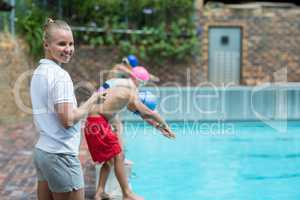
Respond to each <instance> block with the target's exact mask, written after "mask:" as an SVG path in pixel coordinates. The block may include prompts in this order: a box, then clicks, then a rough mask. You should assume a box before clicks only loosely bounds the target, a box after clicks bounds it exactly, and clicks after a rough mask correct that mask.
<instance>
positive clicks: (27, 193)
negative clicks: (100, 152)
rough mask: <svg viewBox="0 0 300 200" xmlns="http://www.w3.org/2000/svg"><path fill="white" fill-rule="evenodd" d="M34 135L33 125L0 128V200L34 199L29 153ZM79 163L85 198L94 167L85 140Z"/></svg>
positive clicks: (92, 181) (92, 182)
mask: <svg viewBox="0 0 300 200" xmlns="http://www.w3.org/2000/svg"><path fill="white" fill-rule="evenodd" d="M36 140H37V133H36V131H35V128H34V126H33V124H32V123H30V122H27V123H20V124H18V125H13V126H12V125H10V126H5V127H1V126H0V199H1V200H27V199H36V191H35V190H36V176H35V169H34V166H33V162H32V150H33V146H34V144H35V143H36ZM80 149H81V150H80V160H81V163H82V166H83V170H84V175H85V191H86V199H92V196H93V194H94V185H95V176H94V166H93V164H92V161H91V159H90V155H89V153H88V151H87V146H86V143H85V140H84V141H83V143H82V144H81V148H80Z"/></svg>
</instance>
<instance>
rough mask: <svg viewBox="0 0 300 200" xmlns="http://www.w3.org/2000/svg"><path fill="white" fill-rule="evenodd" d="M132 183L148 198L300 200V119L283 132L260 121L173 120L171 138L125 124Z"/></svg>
mask: <svg viewBox="0 0 300 200" xmlns="http://www.w3.org/2000/svg"><path fill="white" fill-rule="evenodd" d="M125 127H126V128H125V134H124V135H125V141H126V142H125V144H126V157H127V159H130V160H132V161H133V162H134V165H133V175H132V177H131V180H130V182H131V184H132V187H133V189H134V191H136V192H137V193H138V194H140V195H143V196H144V197H145V198H146V199H148V200H149V199H150V200H153V199H155V200H182V199H186V200H200V199H201V200H206V199H207V200H242V199H243V200H265V199H266V200H283V199H284V200H299V199H300V190H299V185H300V123H299V122H297V121H293V122H289V123H288V127H287V132H285V133H279V132H277V131H276V130H274V129H272V128H270V127H269V126H267V125H266V124H264V123H260V122H235V123H229V122H227V123H222V122H218V123H217V122H216V123H205V122H202V123H199V122H196V123H193V122H189V123H183V122H180V123H172V127H173V129H174V130H175V132H176V134H177V139H176V140H169V139H167V138H164V137H163V136H161V135H159V132H158V131H156V130H154V129H153V128H152V127H150V126H148V125H146V124H144V123H135V122H127V123H126V126H125Z"/></svg>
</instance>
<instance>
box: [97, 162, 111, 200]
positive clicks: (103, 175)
mask: <svg viewBox="0 0 300 200" xmlns="http://www.w3.org/2000/svg"><path fill="white" fill-rule="evenodd" d="M112 162H113V161H108V162H105V163H103V165H102V167H101V169H100V174H99V182H98V188H97V191H96V194H95V198H98V197H100V199H101V197H102V196H108V195H106V194H105V193H104V189H105V184H106V181H107V178H108V176H109V173H110V169H111V166H112Z"/></svg>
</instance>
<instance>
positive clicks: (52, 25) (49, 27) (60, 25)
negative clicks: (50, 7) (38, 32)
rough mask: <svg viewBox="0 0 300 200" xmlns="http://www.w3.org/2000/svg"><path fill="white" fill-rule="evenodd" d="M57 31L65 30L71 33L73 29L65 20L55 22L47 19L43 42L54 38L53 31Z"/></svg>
mask: <svg viewBox="0 0 300 200" xmlns="http://www.w3.org/2000/svg"><path fill="white" fill-rule="evenodd" d="M55 29H64V30H68V31H71V27H70V26H69V25H68V24H67V22H65V21H63V20H53V19H51V18H48V19H47V22H46V23H45V25H44V32H43V41H44V42H46V41H49V40H51V37H52V31H53V30H55Z"/></svg>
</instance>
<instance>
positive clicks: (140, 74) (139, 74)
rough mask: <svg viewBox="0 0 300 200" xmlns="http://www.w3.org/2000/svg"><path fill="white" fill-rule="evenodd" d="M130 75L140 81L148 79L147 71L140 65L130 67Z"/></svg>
mask: <svg viewBox="0 0 300 200" xmlns="http://www.w3.org/2000/svg"><path fill="white" fill-rule="evenodd" d="M132 75H133V77H134V78H136V79H138V80H141V81H148V80H149V79H150V75H149V72H148V71H147V70H146V69H145V68H144V67H141V66H137V67H134V68H132Z"/></svg>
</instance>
